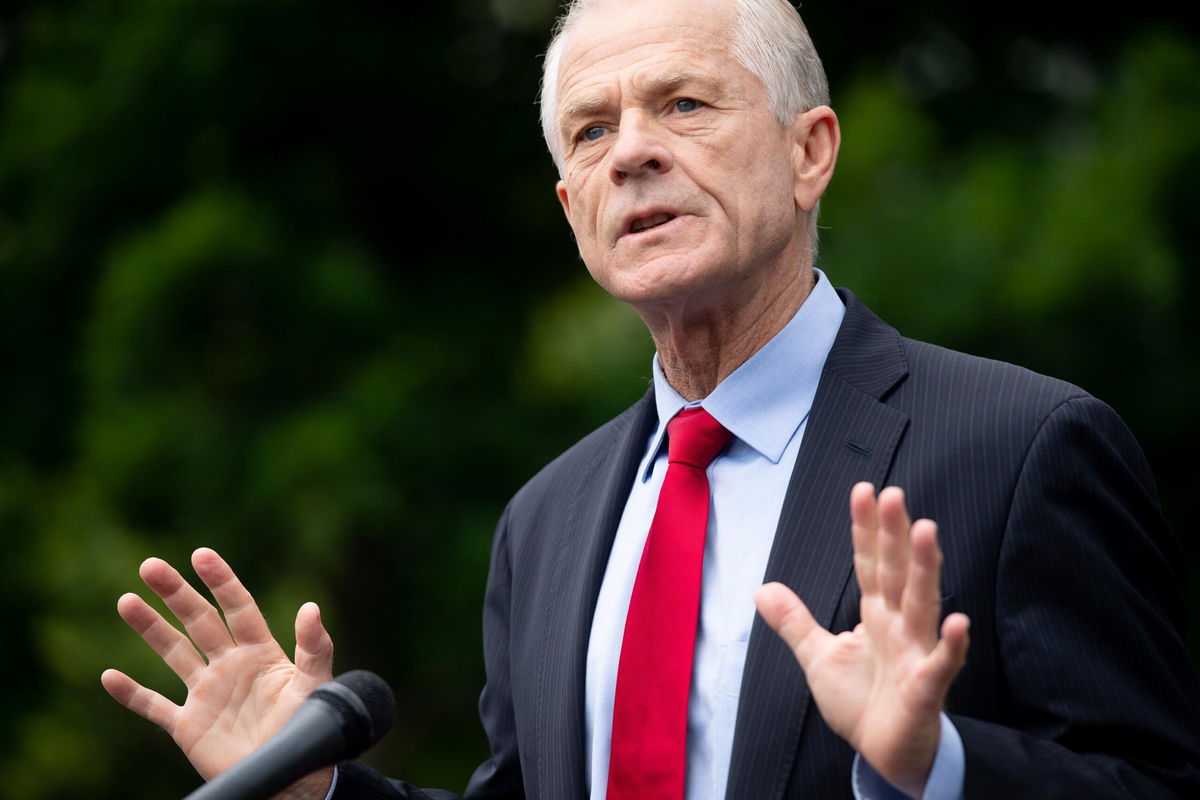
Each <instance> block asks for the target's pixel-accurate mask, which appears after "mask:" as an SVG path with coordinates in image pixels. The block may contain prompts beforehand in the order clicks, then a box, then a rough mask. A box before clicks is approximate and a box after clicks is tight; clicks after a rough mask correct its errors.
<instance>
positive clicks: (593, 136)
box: [583, 125, 604, 142]
mask: <svg viewBox="0 0 1200 800" xmlns="http://www.w3.org/2000/svg"><path fill="white" fill-rule="evenodd" d="M603 135H604V128H603V127H601V126H599V125H592V126H591V127H590V128H584V129H583V138H584V139H587V140H588V141H589V142H594V141H596V140H597V139H599V138H600V137H601V136H603Z"/></svg>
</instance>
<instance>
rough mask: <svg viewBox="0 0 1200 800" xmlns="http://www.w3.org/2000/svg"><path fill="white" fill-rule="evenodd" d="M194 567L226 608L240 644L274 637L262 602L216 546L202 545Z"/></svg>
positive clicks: (194, 558)
mask: <svg viewBox="0 0 1200 800" xmlns="http://www.w3.org/2000/svg"><path fill="white" fill-rule="evenodd" d="M192 568H193V569H195V570H196V574H197V575H199V576H200V580H202V581H204V585H205V586H207V587H208V589H209V591H211V592H212V594H213V598H214V599H215V600H216V601H217V605H219V606H220V607H221V611H223V612H224V614H225V624H226V625H228V626H229V632H230V633H231V634H232V635H233V640H234V641H235V642H236V643H237V644H263V643H265V642H273V641H274V637H272V636H271V628H270V626H268V625H267V620H266V618H265V617H264V616H263V615H262V611H260V610H259V608H258V604H257V603H255V602H254V598H253V597H252V596H251V595H250V592H248V591H247V590H246V587H245V586H243V585H242V582H241V581H240V580H238V577H237V575H235V574H234V573H233V569H232V568H231V567H230V566H229V564H228V563H226V561H225V559H223V558H221V557H220V556H219V555H217V552H216V551H215V550H211V549H209V548H207V547H201V548H199V549H198V550H196V552H194V553H192Z"/></svg>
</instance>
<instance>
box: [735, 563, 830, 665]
mask: <svg viewBox="0 0 1200 800" xmlns="http://www.w3.org/2000/svg"><path fill="white" fill-rule="evenodd" d="M754 603H755V605H757V606H758V613H760V614H762V617H763V619H764V620H766V623H767V624H768V625H770V626H771V629H772V630H774V631H775V632H776V633H777V634H779V636H780V638H782V639H783V641H784V642H785V643H786V644H787V646H788V647H789V648H790V649H791V651H792V653H794V654H795V656H796V660H797V661H799V662H800V666H801V667H802V668H804V669H806V670H807V669H808V666H809V664H811V663H812V660H813V658H814V657H816V654H817V652H818V651H819V650H820V649H821V646H822V645H823V644H824V643H825V642H826V641H827V640H829V639H832V638H833V634H831V633H830V632H829V631H827V630H825V629H824V628H822V627H821V626H820V624H819V623H818V622H817V621H816V620H815V619H813V615H812V613H811V612H810V611H809V610H808V606H806V605H804V603H803V602H802V601H801V600H800V598H799V597H797V596H796V593H795V592H793V591H792V590H791V589H789V588H787V587H786V586H784V585H783V584H782V583H767V584H763V585H762V586H760V587H758V591H757V592H755V594H754Z"/></svg>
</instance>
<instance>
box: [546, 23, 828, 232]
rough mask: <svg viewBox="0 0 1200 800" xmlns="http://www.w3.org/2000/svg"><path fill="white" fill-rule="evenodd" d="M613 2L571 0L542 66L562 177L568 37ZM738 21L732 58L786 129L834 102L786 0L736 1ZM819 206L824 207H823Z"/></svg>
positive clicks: (813, 217) (549, 141)
mask: <svg viewBox="0 0 1200 800" xmlns="http://www.w3.org/2000/svg"><path fill="white" fill-rule="evenodd" d="M606 2H613V0H571V2H570V3H569V5H568V6H567V8H566V10H565V11H564V12H563V14H562V16H560V17H559V18H558V20H557V21H556V22H555V24H554V32H553V35H552V36H551V38H550V46H549V47H548V48H547V49H546V59H545V61H544V62H543V65H542V90H541V95H540V97H539V104H540V106H541V117H542V136H543V137H544V138H545V140H546V146H547V147H548V148H549V149H550V157H551V158H553V159H554V166H555V167H557V168H558V174H559V176H560V177H561V176H562V175H563V159H562V143H561V142H560V141H559V136H558V130H557V121H556V116H557V113H558V74H559V68H560V66H561V63H562V56H563V51H564V50H565V49H566V44H567V39H568V38H569V37H570V34H571V32H572V31H573V30H574V29H575V27H576V26H577V25H578V24H579V22H580V20H581V19H582V18H583V17H584V16H585V15H586V14H587V12H588V11H590V10H592V9H593V8H595V7H596V6H599V5H601V4H603V3H606ZM733 7H734V11H735V12H736V15H737V21H736V23H735V24H734V27H733V31H732V41H733V56H734V58H736V59H737V60H738V63H739V64H741V65H742V66H743V67H745V68H746V69H747V70H749V71H750V72H751V73H753V74H754V75H755V76H756V77H757V78H758V79H759V80H760V81H762V84H763V86H764V87H766V90H767V105H768V108H769V109H770V111H771V114H772V115H773V116H774V117H775V119H776V120H778V121H779V123H780V124H781V125H786V124H788V123H790V122H791V121H792V120H793V119H794V118H795V116H796V114H798V113H800V112H802V111H807V110H809V109H811V108H815V107H817V106H823V105H828V104H829V82H828V80H826V78H825V68H824V67H823V66H822V65H821V58H820V57H819V56H818V55H817V51H816V48H814V47H813V43H812V39H811V38H809V35H808V29H807V28H805V27H804V22H803V21H802V20H801V19H800V13H799V12H798V11H796V8H795V7H794V6H793V5H792V4H791V3H790V2H787V0H733ZM818 206H819V203H818ZM816 245H817V208H816V207H814V208H813V210H812V213H811V214H810V215H809V246H810V247H811V248H812V250H813V253H814V254H815V253H816Z"/></svg>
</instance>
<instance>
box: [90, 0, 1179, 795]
mask: <svg viewBox="0 0 1200 800" xmlns="http://www.w3.org/2000/svg"><path fill="white" fill-rule="evenodd" d="M824 83H825V81H824V76H823V73H822V71H821V68H820V62H819V60H817V57H816V54H815V52H813V50H812V46H811V43H810V42H809V41H808V37H807V33H806V32H805V31H804V28H803V25H802V23H801V22H800V19H799V17H798V16H797V15H796V13H795V11H794V10H793V9H791V7H790V6H788V5H786V4H784V3H783V2H782V0H741V2H729V1H727V0H655V2H645V1H643V2H635V0H599V1H598V2H586V0H584V1H583V2H577V3H575V4H574V5H573V6H572V8H570V9H569V11H568V13H567V15H566V17H565V20H564V21H563V22H562V24H561V26H560V28H559V30H558V33H557V35H556V38H555V40H554V42H553V43H552V45H551V48H550V50H549V52H548V55H547V59H546V73H545V76H544V82H543V97H542V110H543V125H544V128H545V133H546V138H547V143H548V145H549V147H550V150H551V153H552V154H553V156H554V158H555V161H556V163H557V164H558V166H559V169H560V175H561V177H562V180H561V181H560V182H559V184H558V188H557V193H558V198H559V201H560V202H561V204H562V207H563V210H564V212H565V213H566V216H567V218H568V220H569V222H570V224H571V228H572V230H573V231H574V233H575V237H576V239H577V241H578V244H579V250H580V253H581V255H582V257H583V260H584V262H585V264H586V265H587V267H588V269H589V271H590V272H591V274H592V275H593V277H594V278H595V279H596V280H597V282H598V283H600V285H601V286H603V287H604V288H605V289H606V290H607V291H608V292H609V293H611V294H612V295H613V296H615V297H617V298H619V299H622V300H625V301H626V302H629V303H631V304H632V305H633V306H634V307H635V308H636V309H637V311H638V312H639V314H640V315H641V316H642V318H643V320H644V321H645V323H646V325H647V328H648V329H649V330H650V334H651V336H652V337H653V339H654V342H655V345H656V349H657V355H656V359H655V385H654V387H653V389H652V391H651V392H650V393H648V394H647V395H646V397H644V398H642V400H641V401H639V402H638V403H637V404H635V405H634V406H633V407H632V408H631V409H629V410H628V411H626V412H625V413H624V414H622V415H621V416H619V417H617V418H616V419H614V420H613V421H612V422H610V423H609V424H607V425H606V426H604V427H602V428H601V429H599V430H598V431H596V432H594V433H592V434H591V435H589V436H588V437H586V438H585V439H583V440H582V441H581V442H579V443H578V444H577V445H575V446H574V447H573V448H571V449H570V450H569V451H567V452H566V453H564V454H563V455H562V456H560V457H559V458H558V459H556V460H555V461H554V462H553V463H552V464H550V465H549V466H547V467H546V468H545V469H544V470H543V471H542V472H541V473H539V474H538V476H536V477H535V478H534V479H533V480H531V481H530V483H529V484H527V485H526V486H525V487H524V488H523V489H522V490H521V492H519V493H518V494H517V496H516V497H515V498H514V499H513V501H512V503H510V505H509V507H508V509H506V511H505V514H504V516H503V518H502V519H501V521H500V524H499V526H498V529H497V535H496V540H495V544H494V548H493V558H492V566H491V573H490V576H489V581H488V589H487V600H486V604H485V609H484V638H485V659H486V663H487V670H488V682H487V686H486V688H485V690H484V693H483V696H482V698H481V701H480V710H481V717H482V719H483V723H484V726H485V728H486V730H487V732H488V736H489V739H490V742H491V746H492V757H491V758H490V759H489V760H488V761H487V762H486V763H485V764H484V765H482V766H481V767H480V768H479V770H477V772H476V774H475V776H474V777H473V778H472V781H471V783H470V785H469V787H468V789H467V791H466V795H467V796H469V797H480V798H482V797H522V796H524V797H538V798H569V797H583V796H589V795H590V796H591V797H593V798H600V797H610V798H614V799H618V798H633V797H654V798H668V797H669V798H680V799H682V798H683V797H687V798H689V800H696V799H697V798H710V797H712V798H716V797H720V796H726V797H730V798H760V797H816V798H826V797H840V796H849V795H850V794H851V792H852V790H853V791H854V792H855V793H859V794H861V795H862V796H870V797H884V796H894V795H896V794H897V793H902V794H903V795H906V796H909V797H921V796H926V797H958V796H965V797H991V796H994V797H1089V798H1090V797H1123V798H1127V797H1137V798H1150V797H1184V796H1194V795H1195V794H1196V793H1198V792H1200V771H1198V768H1197V765H1198V764H1200V743H1198V742H1197V732H1198V731H1200V709H1198V705H1200V690H1198V688H1197V680H1196V676H1195V674H1194V672H1193V671H1192V669H1191V666H1190V663H1189V660H1188V656H1187V653H1186V651H1185V649H1184V647H1183V644H1182V641H1181V637H1180V633H1179V632H1180V629H1181V621H1180V619H1179V616H1180V609H1181V603H1182V600H1181V593H1180V589H1179V576H1178V575H1177V574H1175V572H1174V571H1173V568H1172V566H1171V564H1172V563H1178V559H1177V558H1175V551H1174V549H1173V548H1174V545H1173V543H1172V540H1171V537H1170V535H1169V533H1168V532H1167V531H1166V530H1165V529H1164V527H1163V524H1162V522H1161V517H1160V515H1159V512H1158V509H1157V505H1156V500H1155V497H1154V488H1153V481H1152V479H1151V477H1150V475H1149V472H1148V469H1147V468H1146V465H1145V463H1144V459H1143V458H1142V455H1141V453H1140V450H1139V449H1138V447H1137V445H1136V443H1135V442H1134V441H1133V440H1132V437H1131V436H1130V435H1129V433H1128V431H1127V430H1126V429H1125V427H1124V426H1123V425H1122V424H1121V422H1120V421H1119V420H1118V419H1117V418H1116V416H1115V415H1114V414H1113V413H1112V412H1111V410H1109V409H1108V408H1107V407H1105V406H1103V405H1102V404H1100V403H1099V402H1097V401H1095V400H1094V399H1092V398H1090V397H1089V396H1087V395H1086V394H1084V393H1083V392H1081V391H1080V390H1078V389H1076V388H1074V387H1071V386H1069V385H1066V384H1063V383H1061V382H1058V381H1054V380H1051V379H1048V378H1043V377H1041V376H1036V375H1033V374H1031V373H1028V372H1026V371H1023V370H1020V369H1018V368H1015V367H1011V366H1008V365H1003V364H998V363H995V362H987V361H983V360H980V359H974V358H970V357H967V356H963V355H960V354H956V353H951V352H949V351H945V350H941V349H939V348H935V347H932V346H930V345H924V344H921V343H917V342H912V341H909V340H905V339H902V338H901V337H900V336H899V335H898V334H897V333H896V332H895V331H894V330H892V329H891V328H889V327H887V326H886V325H884V324H883V323H882V322H880V321H879V320H878V319H877V318H876V317H874V316H873V315H872V314H871V313H870V312H869V311H868V310H867V309H865V308H864V307H863V306H862V305H861V304H860V303H859V302H858V301H857V300H856V299H855V298H854V297H853V296H852V295H850V294H849V293H845V292H842V293H835V292H834V291H833V290H832V289H831V288H830V286H829V283H828V280H827V278H825V277H824V276H823V275H822V274H820V273H819V272H818V271H816V270H815V269H814V268H813V265H812V252H813V248H814V246H815V221H816V212H817V205H818V201H819V199H820V197H821V194H822V193H823V192H824V190H825V187H826V186H827V184H828V182H829V180H830V177H831V176H832V173H833V168H834V164H835V161H836V156H837V150H838V145H839V137H840V134H839V130H838V124H837V118H836V116H835V114H834V113H833V111H832V110H831V109H830V108H829V107H828V105H827V104H826V98H825V88H824ZM884 483H890V484H894V485H895V486H904V487H905V489H906V491H907V495H906V494H905V493H904V492H902V491H901V490H900V489H898V488H895V487H894V486H893V487H892V488H888V489H885V490H883V491H882V492H880V493H879V495H878V497H876V495H875V492H874V489H873V486H875V485H883V484H884ZM847 496H849V509H850V513H849V515H847V513H846V504H847V503H846V499H847ZM910 509H911V510H912V511H913V512H914V513H919V514H921V515H923V516H925V517H928V518H925V519H920V520H918V521H917V522H915V523H913V522H910V518H909V510H910ZM932 519H936V520H937V521H938V524H937V525H935V524H934V523H933V522H932V521H931V520H932ZM939 526H940V530H941V533H940V538H941V547H939V542H938V539H939ZM847 528H849V529H850V535H847ZM942 548H944V549H945V557H944V563H943V555H942ZM1173 559H1174V560H1173ZM193 564H194V566H195V568H196V570H197V572H198V573H199V575H200V577H201V579H202V580H203V581H204V582H205V583H206V584H207V585H208V586H209V587H210V588H211V590H212V592H213V594H214V596H215V598H216V600H217V601H218V604H219V605H220V606H221V608H222V609H223V610H224V612H225V618H226V621H227V622H228V631H226V630H225V628H224V626H223V624H222V622H221V619H220V616H219V614H218V612H217V611H216V609H215V608H213V607H212V606H211V605H210V604H208V603H207V602H206V601H204V600H203V598H201V596H200V595H199V594H198V593H196V592H195V590H194V589H192V588H191V587H190V586H189V585H188V584H187V583H186V582H185V581H184V580H183V579H182V577H181V576H180V575H179V574H178V573H177V572H176V571H175V570H174V569H173V568H171V567H170V566H169V565H167V564H165V563H164V562H162V561H158V560H155V559H151V560H148V561H147V562H146V563H145V564H144V565H143V567H142V576H143V578H144V579H145V580H146V582H147V583H148V584H149V585H150V586H151V588H152V589H153V590H154V591H155V592H156V593H157V594H159V595H160V596H161V597H163V599H164V600H165V601H166V603H167V605H168V607H170V608H171V610H172V611H173V612H174V613H175V614H176V615H177V616H178V617H179V618H180V620H181V621H182V622H183V623H184V625H185V627H186V629H187V631H188V633H189V634H190V636H191V640H192V642H194V643H195V647H192V646H191V645H190V644H189V643H188V640H187V639H186V638H185V637H184V636H183V634H181V633H180V632H178V631H177V630H175V629H174V628H173V627H171V626H170V625H169V624H168V623H167V622H166V621H165V620H163V619H162V618H161V617H160V616H159V615H158V614H157V613H156V612H154V611H152V610H151V609H150V608H149V606H148V605H146V604H145V603H144V602H143V601H142V600H141V599H140V598H138V597H137V596H136V595H125V596H124V597H122V598H121V600H120V602H119V604H118V607H119V610H120V612H121V615H122V616H123V617H124V618H125V619H126V621H128V622H129V623H130V624H131V625H132V626H133V627H134V628H135V629H136V630H137V631H138V632H139V633H140V634H141V635H142V636H143V637H144V638H145V639H146V641H147V642H148V643H149V644H150V645H151V647H153V648H154V649H155V650H156V651H157V652H158V653H160V654H161V655H162V656H163V658H164V659H165V660H166V661H167V663H168V664H169V665H170V666H171V667H172V669H174V670H175V672H176V673H177V674H179V676H180V677H181V678H182V679H183V680H184V682H185V684H187V686H188V689H189V692H188V700H187V702H186V703H185V704H184V706H182V707H177V706H175V705H174V704H172V703H170V702H169V701H167V700H166V699H165V698H163V697H161V696H160V695H158V694H157V693H154V692H152V691H150V690H147V689H145V688H143V687H141V686H139V685H138V684H136V683H135V682H134V681H132V680H131V679H130V678H128V677H126V676H124V675H123V674H121V673H118V672H116V671H113V670H110V671H108V672H106V673H105V675H104V678H103V680H104V685H105V687H106V688H107V689H108V690H109V691H110V692H111V693H112V694H113V696H114V697H115V698H116V699H117V700H118V701H120V702H122V703H123V704H125V705H126V706H128V707H129V708H131V709H132V710H134V711H135V712H137V713H139V714H141V715H143V716H145V717H147V718H148V719H150V720H151V721H154V722H156V723H157V724H160V725H162V726H163V727H164V728H166V729H167V730H168V731H169V732H170V733H171V735H172V736H173V737H174V738H175V740H176V742H177V743H178V744H179V745H180V747H182V748H183V750H184V752H185V753H186V754H187V756H188V758H189V759H190V760H191V761H192V763H193V764H194V765H195V766H196V767H197V769H198V770H199V771H200V772H201V774H202V775H203V776H205V777H206V778H207V777H211V776H212V775H214V774H217V773H219V772H220V771H221V770H223V769H225V768H226V767H228V766H229V765H230V764H232V763H233V762H235V761H236V760H237V759H238V758H240V757H241V756H244V755H245V754H246V753H248V752H249V751H250V750H252V749H253V748H254V747H255V746H257V745H258V744H260V743H261V742H262V741H264V740H265V739H266V738H267V737H269V736H270V735H271V734H272V733H273V732H274V731H275V730H277V729H278V728H279V727H280V726H281V725H282V724H283V722H284V721H285V720H286V719H287V717H288V716H289V715H290V713H291V712H292V711H293V710H294V709H295V707H296V705H297V704H298V703H299V702H300V700H301V699H302V698H303V697H304V696H306V695H307V693H308V692H309V691H311V690H312V688H314V687H315V686H316V685H318V684H319V683H321V682H322V681H324V680H327V679H328V678H329V677H330V674H331V668H332V643H331V640H330V638H329V636H328V634H327V633H326V632H325V631H324V628H323V627H322V626H321V623H320V620H319V616H318V613H317V610H316V608H315V607H314V606H312V605H311V604H310V605H306V606H304V607H303V608H301V610H300V612H299V614H298V615H297V622H296V637H297V652H296V660H295V664H294V665H293V664H292V663H291V662H290V661H289V660H288V659H287V658H286V656H285V655H284V654H283V652H282V651H281V650H280V648H279V646H278V645H277V644H276V643H275V642H274V640H273V639H272V637H271V635H270V632H269V631H268V630H267V627H266V624H265V622H264V621H263V619H262V616H261V614H259V612H258V611H257V609H256V608H255V607H254V604H253V600H252V599H251V597H250V596H249V594H248V593H247V592H246V591H245V589H243V588H242V587H241V585H240V584H239V583H238V581H237V579H236V577H234V575H233V573H232V571H231V570H230V569H229V567H228V566H227V565H226V564H225V563H224V562H223V561H221V560H220V558H219V557H218V556H217V555H216V554H215V553H213V552H212V551H210V550H199V551H197V553H196V554H195V556H194V558H193ZM852 573H853V576H852ZM764 576H765V578H766V580H767V581H768V582H767V584H766V585H765V586H763V587H762V588H758V585H759V584H760V583H762V582H763V579H764ZM782 584H786V586H788V587H792V589H795V590H796V591H797V593H798V594H799V596H800V597H803V599H804V600H803V602H801V600H800V599H799V598H798V597H797V595H796V594H794V593H793V592H792V591H791V589H788V588H785V586H784V585H782ZM756 607H757V610H758V612H759V615H756V614H755V608H756ZM960 612H965V614H964V613H960ZM968 618H969V619H970V620H971V627H972V633H971V637H970V638H971V640H972V641H971V645H970V655H969V657H968V655H967V650H968V633H967V627H968ZM766 625H769V626H770V627H772V628H774V629H775V631H776V633H777V634H778V636H776V635H775V634H772V633H771V632H770V631H768V630H767V629H766ZM939 629H940V637H939ZM829 631H836V632H840V633H838V634H837V635H834V634H832V633H829ZM197 649H198V650H199V652H197ZM201 653H203V654H204V656H205V657H207V663H206V661H205V658H203V657H202V656H201ZM797 661H798V662H799V666H797V663H796V662H797ZM810 700H812V701H814V702H815V704H816V707H817V710H818V711H819V713H810V711H809V706H810V705H811V703H810V702H809V701H810ZM943 712H944V713H943ZM856 754H857V757H856ZM335 781H336V782H335ZM331 785H332V796H333V797H336V798H353V797H424V796H429V797H445V796H449V795H448V794H447V793H443V792H437V791H432V790H430V791H422V790H418V789H415V788H413V787H411V786H409V785H408V784H403V783H397V782H390V781H388V780H386V779H384V778H382V777H381V776H378V775H376V774H375V773H373V772H372V771H370V770H368V769H366V768H364V767H362V766H360V765H357V764H345V765H341V766H340V767H339V769H338V771H337V773H336V776H335V774H334V773H333V772H332V771H328V770H327V771H324V772H322V773H319V774H317V775H314V776H310V777H309V778H308V779H306V780H305V781H303V782H302V783H301V784H298V785H297V786H295V787H293V789H292V790H291V792H290V793H289V796H294V797H313V798H320V797H324V796H326V794H327V793H329V792H330V788H331Z"/></svg>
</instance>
